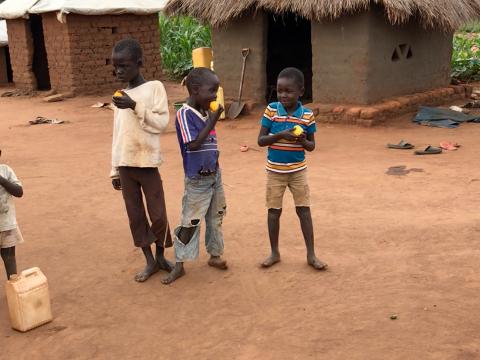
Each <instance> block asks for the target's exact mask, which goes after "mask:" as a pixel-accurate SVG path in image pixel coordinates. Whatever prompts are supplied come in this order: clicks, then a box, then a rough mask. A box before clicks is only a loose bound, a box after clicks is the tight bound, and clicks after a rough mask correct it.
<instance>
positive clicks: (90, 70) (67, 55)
mask: <svg viewBox="0 0 480 360" xmlns="http://www.w3.org/2000/svg"><path fill="white" fill-rule="evenodd" d="M44 18H45V19H46V21H45V23H44V32H45V36H46V38H48V40H47V39H46V43H47V44H46V45H47V52H48V57H49V64H50V76H51V77H52V78H55V79H56V80H55V81H53V80H52V86H53V87H54V88H55V89H56V90H60V91H73V92H74V93H76V94H95V93H102V92H111V91H113V90H115V89H117V88H120V87H122V86H124V84H121V83H119V82H117V81H116V79H115V77H114V75H113V65H112V63H111V54H112V48H113V46H114V45H115V43H116V42H117V41H119V40H122V39H125V38H135V39H137V40H138V41H139V42H140V43H141V44H142V46H143V49H144V55H145V56H144V58H145V59H144V60H145V62H144V69H143V74H144V76H145V78H146V79H148V80H155V79H159V78H160V77H161V56H160V33H159V25H158V15H156V14H153V15H145V16H137V15H117V16H115V15H102V16H85V15H75V14H72V15H68V16H67V22H66V24H61V23H59V22H58V21H57V20H56V18H55V16H52V14H47V15H46V16H45V15H44ZM60 39H61V40H62V41H59V40H60ZM65 39H66V40H65ZM64 40H65V41H64ZM51 59H52V60H51Z"/></svg>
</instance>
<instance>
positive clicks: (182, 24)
mask: <svg viewBox="0 0 480 360" xmlns="http://www.w3.org/2000/svg"><path fill="white" fill-rule="evenodd" d="M159 23H160V39H161V40H160V49H161V51H162V62H163V69H164V70H165V72H166V73H167V75H169V76H170V77H171V78H174V79H179V78H182V77H183V76H185V75H186V74H187V73H188V72H189V70H190V69H191V68H192V67H193V65H192V50H193V49H195V48H197V47H210V46H211V44H212V41H211V31H210V27H208V26H204V25H202V24H200V23H199V22H198V21H196V20H195V19H192V18H190V17H167V16H165V15H160V18H159Z"/></svg>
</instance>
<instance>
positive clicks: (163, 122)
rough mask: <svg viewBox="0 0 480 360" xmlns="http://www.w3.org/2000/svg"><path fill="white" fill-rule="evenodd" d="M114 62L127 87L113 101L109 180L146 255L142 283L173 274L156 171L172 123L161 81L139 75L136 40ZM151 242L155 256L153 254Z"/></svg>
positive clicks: (124, 44)
mask: <svg viewBox="0 0 480 360" xmlns="http://www.w3.org/2000/svg"><path fill="white" fill-rule="evenodd" d="M112 62H113V66H114V69H115V74H116V76H117V79H118V80H120V81H121V82H124V83H127V84H128V86H127V88H126V89H124V90H122V91H120V94H115V96H114V97H113V104H114V105H115V110H114V126H113V144H112V172H111V174H110V176H111V178H112V185H113V187H114V189H116V190H121V191H122V194H123V198H124V200H125V208H126V210H127V215H128V219H129V223H130V230H131V233H132V237H133V241H134V244H135V246H137V247H139V248H141V249H142V251H143V254H144V256H145V260H146V266H145V269H144V270H143V271H140V272H139V273H138V274H137V275H136V276H135V281H138V282H144V281H146V280H147V279H148V278H149V277H150V276H151V275H153V274H154V273H156V272H158V271H159V270H164V271H168V272H170V271H171V269H172V264H171V263H170V262H169V261H168V260H167V259H166V258H165V256H164V251H165V248H166V247H170V246H172V237H171V234H170V227H169V224H168V220H167V209H166V206H165V195H164V192H163V185H162V179H161V177H160V173H159V171H158V167H159V166H160V165H161V164H162V161H163V160H162V152H161V148H160V134H161V133H162V132H163V131H164V130H165V129H166V127H167V125H168V121H169V114H168V101H167V94H166V92H165V88H164V86H163V84H162V83H161V82H160V81H146V80H145V79H144V78H143V76H142V73H141V71H140V70H141V67H142V66H143V50H142V47H141V46H140V44H139V43H138V41H136V40H134V39H125V40H122V41H120V42H118V43H117V44H116V45H115V47H114V49H113V53H112ZM142 193H143V194H142ZM143 195H144V196H145V201H144V200H143ZM145 208H146V209H145ZM147 211H148V215H149V218H150V223H149V221H148V218H147V214H146V212H147ZM153 243H155V245H156V251H155V256H154V254H153V252H152V249H151V245H152V244H153Z"/></svg>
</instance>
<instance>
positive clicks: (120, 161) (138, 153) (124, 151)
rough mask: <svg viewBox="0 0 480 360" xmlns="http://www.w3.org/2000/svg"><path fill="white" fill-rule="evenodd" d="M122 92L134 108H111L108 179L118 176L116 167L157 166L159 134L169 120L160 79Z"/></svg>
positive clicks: (159, 158) (164, 92)
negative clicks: (112, 113)
mask: <svg viewBox="0 0 480 360" xmlns="http://www.w3.org/2000/svg"><path fill="white" fill-rule="evenodd" d="M125 92H126V93H127V94H128V96H130V97H131V98H132V99H133V100H134V101H135V102H136V103H137V106H136V107H135V110H131V109H117V108H115V109H114V123H113V143H112V172H111V174H110V176H111V177H112V178H115V177H118V167H119V166H132V167H141V168H144V167H158V166H160V164H161V163H162V154H161V150H160V133H161V132H163V131H164V130H165V128H166V127H167V125H168V121H169V115H168V101H167V93H166V91H165V88H164V86H163V84H162V83H161V82H160V81H148V82H146V83H144V84H142V85H140V86H138V87H136V88H134V89H129V90H125Z"/></svg>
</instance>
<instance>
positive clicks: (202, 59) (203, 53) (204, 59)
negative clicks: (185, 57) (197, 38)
mask: <svg viewBox="0 0 480 360" xmlns="http://www.w3.org/2000/svg"><path fill="white" fill-rule="evenodd" d="M212 58H213V54H212V48H209V47H201V48H196V49H193V51H192V63H193V67H194V68H198V67H205V68H210V64H211V63H212Z"/></svg>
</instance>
